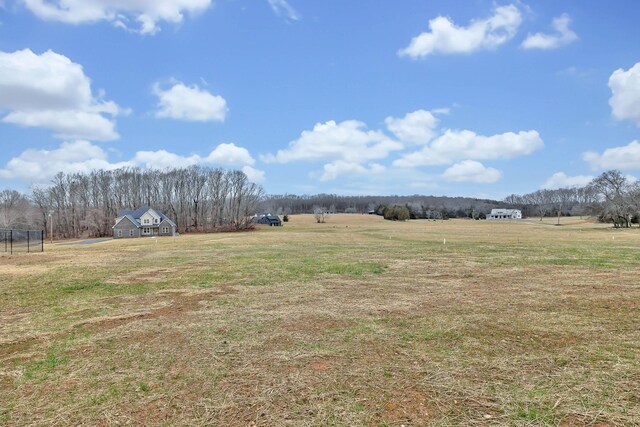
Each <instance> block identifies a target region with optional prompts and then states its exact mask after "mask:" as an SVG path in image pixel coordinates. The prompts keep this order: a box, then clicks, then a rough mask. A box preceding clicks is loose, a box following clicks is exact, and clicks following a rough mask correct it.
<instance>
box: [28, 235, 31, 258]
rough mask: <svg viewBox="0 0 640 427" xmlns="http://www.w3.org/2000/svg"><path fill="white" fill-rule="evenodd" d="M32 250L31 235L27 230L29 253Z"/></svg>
mask: <svg viewBox="0 0 640 427" xmlns="http://www.w3.org/2000/svg"><path fill="white" fill-rule="evenodd" d="M30 248H31V233H30V232H29V230H27V253H29V249H30Z"/></svg>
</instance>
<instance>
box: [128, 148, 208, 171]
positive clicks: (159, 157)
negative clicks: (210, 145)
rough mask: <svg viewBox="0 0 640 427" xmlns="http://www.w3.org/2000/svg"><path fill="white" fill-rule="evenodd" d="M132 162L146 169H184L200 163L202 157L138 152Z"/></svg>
mask: <svg viewBox="0 0 640 427" xmlns="http://www.w3.org/2000/svg"><path fill="white" fill-rule="evenodd" d="M132 162H133V163H134V164H135V165H137V166H142V167H144V168H147V169H166V168H184V167H188V166H193V165H197V164H198V163H200V162H202V157H200V156H199V155H197V154H193V155H191V156H181V155H179V154H175V153H171V152H169V151H167V150H157V151H138V152H136V154H135V156H134V157H133V159H132Z"/></svg>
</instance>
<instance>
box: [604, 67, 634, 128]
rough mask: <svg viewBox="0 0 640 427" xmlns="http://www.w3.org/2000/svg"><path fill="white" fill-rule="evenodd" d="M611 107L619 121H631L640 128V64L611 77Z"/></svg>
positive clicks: (615, 72)
mask: <svg viewBox="0 0 640 427" xmlns="http://www.w3.org/2000/svg"><path fill="white" fill-rule="evenodd" d="M609 87H610V88H611V93H612V95H611V98H610V99H609V105H610V106H611V110H612V113H613V116H614V117H615V118H616V119H618V120H624V119H629V120H632V121H634V122H636V124H637V125H638V126H640V62H638V63H636V64H635V65H634V66H633V67H631V68H629V69H628V70H627V71H625V70H623V69H622V68H619V69H617V70H615V71H614V72H613V74H611V77H609Z"/></svg>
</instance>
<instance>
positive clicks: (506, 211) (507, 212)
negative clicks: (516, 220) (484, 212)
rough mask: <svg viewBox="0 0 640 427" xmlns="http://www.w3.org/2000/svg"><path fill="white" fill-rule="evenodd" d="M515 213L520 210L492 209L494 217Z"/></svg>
mask: <svg viewBox="0 0 640 427" xmlns="http://www.w3.org/2000/svg"><path fill="white" fill-rule="evenodd" d="M515 212H520V209H491V214H492V215H495V214H498V215H511V214H513V213H515Z"/></svg>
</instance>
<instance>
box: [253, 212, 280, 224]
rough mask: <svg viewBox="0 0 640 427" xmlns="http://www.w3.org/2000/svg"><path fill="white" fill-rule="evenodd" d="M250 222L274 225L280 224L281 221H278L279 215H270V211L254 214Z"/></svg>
mask: <svg viewBox="0 0 640 427" xmlns="http://www.w3.org/2000/svg"><path fill="white" fill-rule="evenodd" d="M251 222H252V223H254V224H266V225H270V226H276V227H280V226H282V221H280V217H279V216H278V215H272V214H270V213H265V214H261V215H256V216H255V217H254V218H253V220H252V221H251Z"/></svg>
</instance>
